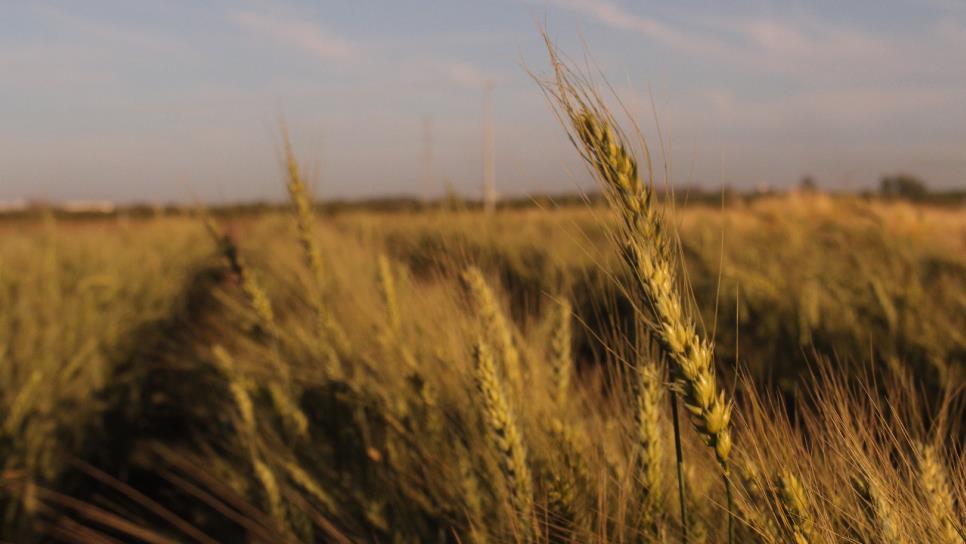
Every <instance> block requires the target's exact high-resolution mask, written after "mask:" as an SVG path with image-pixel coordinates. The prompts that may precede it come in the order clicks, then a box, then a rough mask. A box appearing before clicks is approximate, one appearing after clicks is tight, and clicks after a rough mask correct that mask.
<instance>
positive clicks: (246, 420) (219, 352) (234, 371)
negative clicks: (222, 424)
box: [211, 344, 255, 448]
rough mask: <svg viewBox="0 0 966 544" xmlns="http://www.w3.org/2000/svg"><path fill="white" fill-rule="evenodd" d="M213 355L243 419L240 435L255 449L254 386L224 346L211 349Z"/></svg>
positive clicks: (217, 345) (218, 345)
mask: <svg viewBox="0 0 966 544" xmlns="http://www.w3.org/2000/svg"><path fill="white" fill-rule="evenodd" d="M211 353H212V355H213V356H214V358H215V363H216V365H217V366H218V369H219V370H220V371H221V373H222V374H223V375H224V376H225V377H226V378H227V379H228V389H229V391H230V392H231V396H232V399H233V400H234V401H235V408H236V409H237V410H238V416H239V418H240V419H241V424H242V428H241V432H240V434H241V435H242V439H243V440H244V441H245V442H246V443H248V445H249V447H250V448H251V447H253V443H252V439H253V438H254V436H255V407H254V405H253V404H252V398H251V395H249V390H250V389H251V386H252V384H251V383H250V380H247V379H245V377H244V376H243V375H242V373H241V372H239V371H238V368H237V367H236V365H235V361H234V359H233V358H232V356H231V355H230V354H229V353H228V351H227V350H225V348H224V347H223V346H221V345H220V344H216V345H215V346H214V347H213V348H212V349H211Z"/></svg>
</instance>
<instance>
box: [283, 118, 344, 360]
mask: <svg viewBox="0 0 966 544" xmlns="http://www.w3.org/2000/svg"><path fill="white" fill-rule="evenodd" d="M282 141H283V144H284V148H285V167H286V171H287V174H288V182H287V183H286V188H287V189H288V194H289V199H290V200H291V201H292V207H293V208H294V212H295V226H296V230H297V231H298V238H299V243H300V245H301V246H302V253H303V255H304V258H305V264H306V265H307V266H308V268H309V272H310V273H311V274H312V280H313V282H314V283H315V285H314V286H313V289H312V291H311V292H312V303H313V306H314V307H315V312H316V316H317V319H318V327H319V334H320V335H321V336H322V337H324V338H327V339H328V340H329V342H331V343H332V344H333V345H334V347H335V349H336V350H337V351H339V353H342V354H344V353H346V352H347V351H348V349H349V346H348V339H347V337H346V334H345V331H344V330H343V329H342V327H341V326H340V325H339V323H338V322H337V321H336V320H335V319H334V318H333V316H332V313H331V312H330V310H329V309H328V308H327V307H326V304H325V299H324V295H323V293H324V289H325V268H324V266H323V261H322V251H321V250H320V249H319V245H318V244H317V243H316V240H315V237H314V236H313V227H314V225H315V217H314V214H313V213H312V198H311V196H310V195H309V191H308V188H307V187H306V185H305V182H304V181H303V180H302V174H301V171H300V170H299V165H298V161H297V160H296V159H295V152H294V151H293V150H292V143H291V141H290V140H289V137H288V133H287V132H286V131H285V129H284V126H283V129H282Z"/></svg>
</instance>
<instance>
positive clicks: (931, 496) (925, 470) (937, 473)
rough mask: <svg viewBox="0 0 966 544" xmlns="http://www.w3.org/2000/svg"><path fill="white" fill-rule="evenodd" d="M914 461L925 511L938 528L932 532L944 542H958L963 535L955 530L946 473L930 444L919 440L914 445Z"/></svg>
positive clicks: (951, 495)
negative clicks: (927, 510) (938, 530)
mask: <svg viewBox="0 0 966 544" xmlns="http://www.w3.org/2000/svg"><path fill="white" fill-rule="evenodd" d="M916 461H917V465H918V467H917V468H918V472H919V486H920V488H921V490H922V493H923V496H924V498H925V499H926V504H927V505H928V506H929V513H930V514H931V515H932V518H933V520H934V521H935V523H936V524H937V526H938V527H940V528H941V531H940V534H938V535H936V536H937V537H939V538H941V540H942V542H943V543H944V544H958V543H961V542H962V541H963V537H962V536H960V534H959V532H958V531H957V530H956V523H957V516H956V510H955V506H954V505H955V502H954V500H953V494H952V491H951V488H950V485H949V474H948V473H947V471H946V466H945V465H944V464H943V461H942V457H941V455H940V454H939V451H938V450H937V448H936V447H935V446H933V445H932V444H920V445H919V446H918V447H917V448H916Z"/></svg>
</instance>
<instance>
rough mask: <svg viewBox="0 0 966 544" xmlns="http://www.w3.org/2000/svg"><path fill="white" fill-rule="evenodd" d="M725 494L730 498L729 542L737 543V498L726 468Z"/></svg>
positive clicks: (724, 476)
mask: <svg viewBox="0 0 966 544" xmlns="http://www.w3.org/2000/svg"><path fill="white" fill-rule="evenodd" d="M722 477H723V478H724V484H725V495H726V496H727V498H728V544H734V543H735V499H734V496H733V493H732V491H731V475H730V474H729V473H728V470H727V469H725V472H724V474H723V475H722Z"/></svg>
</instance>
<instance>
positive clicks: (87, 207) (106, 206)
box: [57, 200, 116, 213]
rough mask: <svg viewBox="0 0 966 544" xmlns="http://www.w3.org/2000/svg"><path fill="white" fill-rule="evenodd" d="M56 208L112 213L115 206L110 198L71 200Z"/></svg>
mask: <svg viewBox="0 0 966 544" xmlns="http://www.w3.org/2000/svg"><path fill="white" fill-rule="evenodd" d="M57 209H58V210H60V211H63V212H68V213H114V210H115V209H116V207H115V205H114V203H113V202H111V201H110V200H71V201H68V202H63V203H61V204H60V205H59V206H57Z"/></svg>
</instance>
